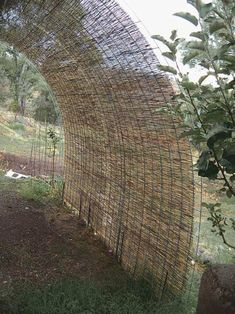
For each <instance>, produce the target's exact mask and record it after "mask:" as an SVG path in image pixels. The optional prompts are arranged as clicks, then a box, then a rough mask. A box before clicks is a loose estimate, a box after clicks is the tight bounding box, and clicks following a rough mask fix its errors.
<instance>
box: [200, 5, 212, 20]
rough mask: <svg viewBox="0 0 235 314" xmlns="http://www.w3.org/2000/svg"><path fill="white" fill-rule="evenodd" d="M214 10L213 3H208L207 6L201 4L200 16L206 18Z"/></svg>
mask: <svg viewBox="0 0 235 314" xmlns="http://www.w3.org/2000/svg"><path fill="white" fill-rule="evenodd" d="M211 10H212V3H207V4H201V5H200V8H199V10H198V12H199V15H200V17H201V18H203V19H204V18H205V17H206V16H207V14H208V13H210V12H211Z"/></svg>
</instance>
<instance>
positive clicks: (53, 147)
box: [47, 128, 60, 188]
mask: <svg viewBox="0 0 235 314" xmlns="http://www.w3.org/2000/svg"><path fill="white" fill-rule="evenodd" d="M47 136H48V139H49V150H50V152H51V158H52V174H51V186H52V187H53V188H54V187H55V157H56V151H57V148H58V143H59V142H60V137H59V136H58V135H57V134H56V132H55V130H53V129H52V128H49V130H48V132H47Z"/></svg>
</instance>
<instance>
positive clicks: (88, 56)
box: [0, 0, 193, 296]
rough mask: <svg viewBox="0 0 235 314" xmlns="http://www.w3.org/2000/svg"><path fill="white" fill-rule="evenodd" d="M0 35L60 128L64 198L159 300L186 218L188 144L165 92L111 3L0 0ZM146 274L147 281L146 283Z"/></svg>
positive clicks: (180, 257)
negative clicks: (54, 109) (55, 108)
mask: <svg viewBox="0 0 235 314" xmlns="http://www.w3.org/2000/svg"><path fill="white" fill-rule="evenodd" d="M0 3H1V19H0V23H1V24H0V26H1V29H0V40H2V41H4V42H7V43H9V44H12V45H15V47H16V48H17V49H19V51H21V52H23V53H25V54H26V56H27V57H28V58H29V59H30V60H31V61H32V62H33V63H34V64H35V65H36V66H37V68H38V69H39V71H40V72H41V73H42V74H43V76H44V77H45V78H46V80H47V81H48V83H49V85H50V86H51V88H52V90H53V92H54V95H55V97H56V98H57V100H58V102H59V105H60V110H61V113H62V117H63V122H64V133H65V160H64V165H65V169H64V172H65V199H66V201H67V203H69V204H70V205H71V206H73V207H74V208H76V209H77V210H78V211H79V214H80V215H81V217H82V218H84V219H85V220H86V221H87V224H88V225H89V226H91V227H92V228H93V229H94V231H95V232H96V233H97V234H98V235H99V236H100V237H101V238H102V239H103V241H105V243H106V244H107V246H108V247H109V248H110V249H112V251H113V252H114V253H115V255H116V256H117V258H118V259H119V261H120V262H121V263H122V265H123V267H124V268H125V269H127V270H129V271H130V272H131V273H132V274H134V275H137V276H138V275H141V276H143V277H145V278H146V279H147V280H151V282H152V283H153V284H154V285H155V288H156V293H157V294H158V295H159V296H160V295H163V294H164V293H166V291H168V292H169V291H171V293H173V294H175V293H177V292H178V291H180V290H181V289H182V288H183V286H184V283H185V276H186V270H187V265H188V263H189V261H188V256H189V251H190V242H191V234H192V216H193V176H192V169H191V155H190V149H189V145H188V143H187V142H186V141H185V140H182V139H181V140H179V129H178V128H177V121H176V120H175V118H174V117H171V116H169V115H166V114H163V113H160V111H157V110H156V109H157V108H160V107H162V106H163V105H165V104H166V103H167V101H168V100H169V99H170V97H171V96H172V95H173V89H172V86H171V84H170V82H169V81H168V79H167V78H166V76H164V74H163V73H161V72H160V71H159V70H158V69H157V64H158V61H157V58H156V56H155V54H154V52H153V51H152V50H151V49H150V47H149V45H148V44H147V42H146V41H145V39H144V37H143V35H141V33H140V32H139V31H138V29H137V27H136V25H135V24H134V22H132V20H131V19H130V18H129V17H128V15H127V14H126V13H125V12H124V11H123V10H122V9H121V8H120V7H119V5H118V4H117V3H116V2H115V1H112V0H97V1H93V0H81V1H78V0H24V1H20V0H18V1H17V0H14V1H1V2H0ZM150 278H151V279H150Z"/></svg>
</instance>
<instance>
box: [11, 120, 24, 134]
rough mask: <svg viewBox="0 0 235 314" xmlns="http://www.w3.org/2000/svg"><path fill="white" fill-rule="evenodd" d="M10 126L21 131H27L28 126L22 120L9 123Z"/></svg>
mask: <svg viewBox="0 0 235 314" xmlns="http://www.w3.org/2000/svg"><path fill="white" fill-rule="evenodd" d="M8 126H9V128H10V129H12V130H14V131H21V132H25V131H26V127H25V125H24V124H23V123H22V122H18V121H16V122H10V123H9V124H8Z"/></svg>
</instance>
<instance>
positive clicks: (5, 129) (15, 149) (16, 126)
mask: <svg viewBox="0 0 235 314" xmlns="http://www.w3.org/2000/svg"><path fill="white" fill-rule="evenodd" d="M5 116H6V119H5V118H4V117H5ZM49 126H50V125H48V127H49ZM56 131H57V132H58V133H60V129H58V128H56ZM46 132H47V128H46V126H44V125H41V126H40V132H39V127H38V123H37V122H36V121H34V120H33V119H29V118H23V117H19V118H18V120H16V121H15V119H14V114H12V113H11V112H4V111H1V110H0V143H1V151H3V152H5V153H9V154H14V155H18V156H25V157H26V156H28V157H29V158H30V156H31V151H32V146H33V144H36V145H37V147H40V150H41V151H42V152H43V151H44V149H45V145H46V143H45V138H46V137H47V135H46ZM39 133H40V136H39ZM57 155H60V156H63V138H61V140H60V141H59V143H58V150H57Z"/></svg>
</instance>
